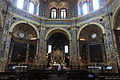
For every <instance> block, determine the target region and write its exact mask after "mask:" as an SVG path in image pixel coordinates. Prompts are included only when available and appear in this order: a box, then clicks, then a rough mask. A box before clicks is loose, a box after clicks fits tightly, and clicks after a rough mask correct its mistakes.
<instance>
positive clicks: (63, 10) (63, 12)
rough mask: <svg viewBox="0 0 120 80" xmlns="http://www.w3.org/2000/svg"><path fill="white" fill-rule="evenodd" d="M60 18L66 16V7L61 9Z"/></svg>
mask: <svg viewBox="0 0 120 80" xmlns="http://www.w3.org/2000/svg"><path fill="white" fill-rule="evenodd" d="M61 18H62V19H65V18H66V9H61Z"/></svg>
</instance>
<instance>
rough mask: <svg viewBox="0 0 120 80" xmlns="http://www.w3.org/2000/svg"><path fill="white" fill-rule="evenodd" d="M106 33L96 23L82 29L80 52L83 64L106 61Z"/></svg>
mask: <svg viewBox="0 0 120 80" xmlns="http://www.w3.org/2000/svg"><path fill="white" fill-rule="evenodd" d="M103 36H104V34H103V31H102V29H101V28H100V27H99V26H98V25H95V24H90V25H87V26H85V27H84V28H82V29H81V31H80V34H79V51H80V52H79V54H80V57H81V63H82V64H83V65H94V64H95V63H98V64H99V63H100V64H101V63H104V62H105V57H106V54H105V46H104V38H103Z"/></svg>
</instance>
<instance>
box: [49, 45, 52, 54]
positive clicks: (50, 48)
mask: <svg viewBox="0 0 120 80" xmlns="http://www.w3.org/2000/svg"><path fill="white" fill-rule="evenodd" d="M51 52H52V46H51V45H48V53H51Z"/></svg>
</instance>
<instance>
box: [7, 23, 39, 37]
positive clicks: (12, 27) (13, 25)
mask: <svg viewBox="0 0 120 80" xmlns="http://www.w3.org/2000/svg"><path fill="white" fill-rule="evenodd" d="M21 23H25V24H28V25H30V26H31V27H33V28H34V29H35V31H36V33H37V38H38V39H39V31H38V30H37V28H36V26H35V25H33V24H31V23H29V22H26V21H18V22H15V23H13V24H12V25H11V27H10V29H9V32H12V31H13V29H14V27H15V26H16V25H18V24H21Z"/></svg>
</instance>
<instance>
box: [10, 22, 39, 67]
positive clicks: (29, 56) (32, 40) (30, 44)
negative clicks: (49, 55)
mask: <svg viewBox="0 0 120 80" xmlns="http://www.w3.org/2000/svg"><path fill="white" fill-rule="evenodd" d="M11 35H12V36H11V44H10V51H9V58H8V64H9V65H10V66H12V67H13V65H15V66H16V65H18V64H26V65H33V64H34V63H35V55H36V48H37V39H38V37H37V32H36V30H35V29H34V28H33V26H31V25H29V24H27V23H19V24H16V25H15V26H14V27H13V28H12V29H11ZM8 69H9V68H8Z"/></svg>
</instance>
